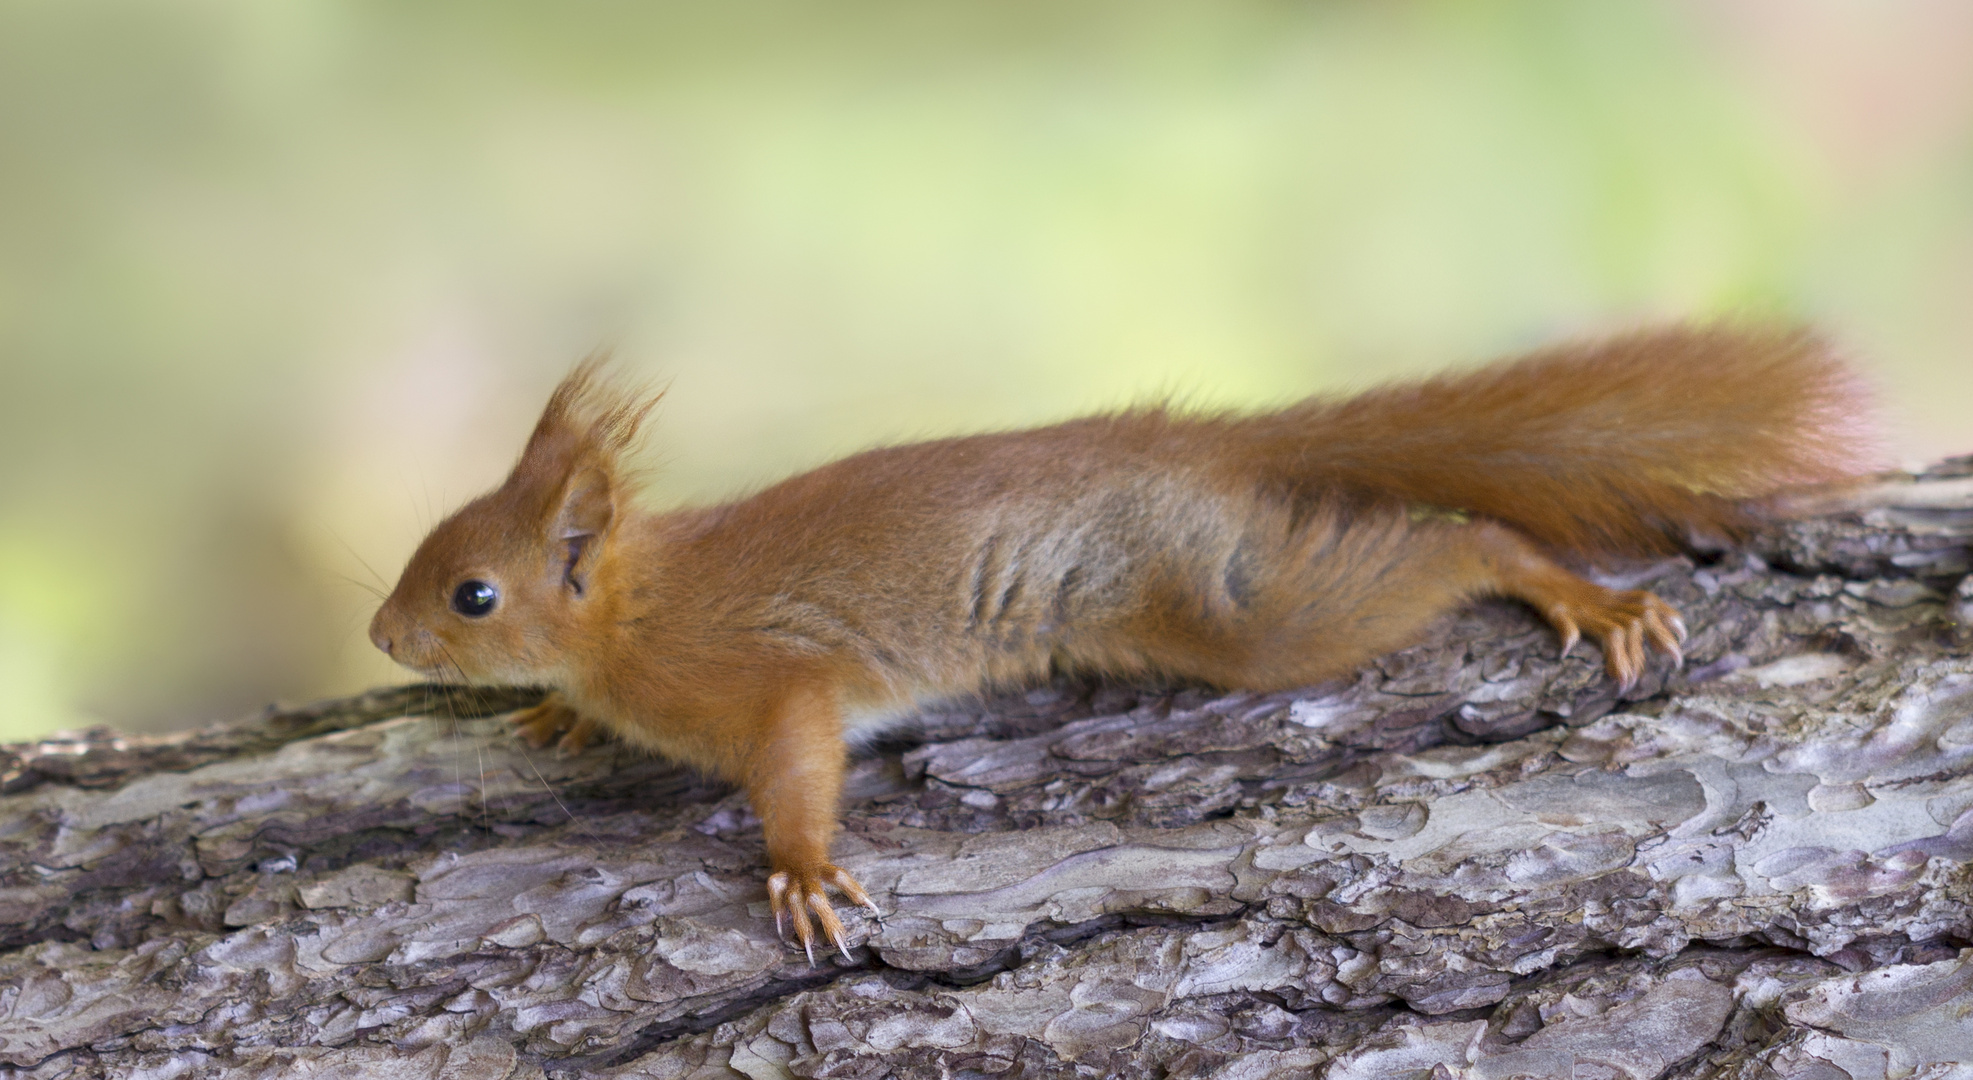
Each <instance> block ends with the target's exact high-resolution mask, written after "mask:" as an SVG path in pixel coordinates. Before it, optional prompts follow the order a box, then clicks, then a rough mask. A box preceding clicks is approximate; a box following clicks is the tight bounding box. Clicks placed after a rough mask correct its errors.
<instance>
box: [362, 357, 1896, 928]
mask: <svg viewBox="0 0 1973 1080" xmlns="http://www.w3.org/2000/svg"><path fill="white" fill-rule="evenodd" d="M651 404H652V402H651V400H650V399H648V398H646V397H642V396H638V395H635V394H630V393H626V392H624V391H620V390H616V389H614V388H612V387H611V386H609V385H608V384H607V383H606V382H604V381H603V380H601V379H600V377H599V371H598V365H597V363H596V361H594V360H591V361H586V362H585V363H583V364H582V365H580V366H578V367H577V369H576V370H575V372H574V373H573V374H571V375H570V377H569V378H568V380H566V381H565V382H564V383H563V384H562V386H561V387H560V388H558V389H557V390H556V392H555V394H554V396H553V397H552V398H551V399H550V401H549V404H548V408H547V410H546V411H545V412H544V414H543V416H542V418H541V421H540V423H539V424H538V425H537V426H536V428H535V430H534V433H533V435H532V437H531V438H530V439H529V440H528V445H527V449H526V450H525V452H524V453H523V454H522V456H521V460H520V462H519V464H517V465H516V466H515V469H514V471H513V473H512V475H511V476H509V478H508V479H507V481H506V482H505V483H504V484H503V485H501V487H499V488H497V489H496V490H494V491H493V492H490V493H488V494H487V495H485V496H482V497H481V498H479V499H477V500H474V501H473V502H472V503H469V504H468V505H467V506H465V507H464V508H462V509H461V510H459V511H458V512H457V513H455V514H454V515H452V516H451V517H450V518H448V519H446V520H445V521H444V522H442V523H440V525H439V526H438V527H437V528H436V529H434V530H433V531H432V533H431V535H430V536H428V537H427V538H426V539H425V541H424V543H423V544H421V545H420V547H419V548H418V551H417V552H416V554H414V555H413V556H412V559H411V562H410V564H409V565H408V566H407V567H406V568H405V571H404V575H403V577H402V579H401V580H400V581H399V583H398V585H397V588H396V589H395V590H394V591H393V592H392V594H391V596H390V598H389V599H388V600H387V601H386V602H385V603H384V605H383V607H382V608H381V609H380V610H379V611H378V612H377V616H376V618H375V620H374V621H373V623H372V625H371V636H372V638H373V640H375V641H376V642H377V644H378V646H379V647H380V648H382V649H384V651H386V652H387V653H389V654H390V655H392V656H393V657H394V658H396V659H398V660H399V661H400V662H402V663H404V664H406V665H407V666H409V667H412V668H414V669H416V670H418V671H421V672H423V673H426V674H428V675H431V676H434V677H440V678H457V679H460V680H464V681H467V682H478V683H512V684H531V685H543V686H548V687H551V688H553V689H554V691H555V695H554V697H553V698H552V699H551V701H550V702H549V703H548V704H546V705H544V706H543V708H542V709H539V710H534V711H531V712H530V713H527V714H524V715H523V716H522V717H521V718H520V719H519V723H520V725H521V726H522V729H523V732H524V733H525V734H527V735H528V736H529V737H532V738H536V739H548V738H555V737H564V738H567V739H569V740H570V741H579V740H580V739H581V738H584V737H586V736H587V733H588V732H589V731H590V730H591V729H592V728H593V727H594V726H595V725H597V724H600V725H601V726H603V727H605V728H607V729H609V730H610V731H612V732H614V733H616V734H617V735H618V736H620V737H622V738H624V739H626V740H628V741H630V742H632V743H635V744H637V745H640V746H644V747H647V748H649V749H651V750H653V751H656V752H658V753H660V754H663V755H666V756H668V757H671V758H674V759H677V760H680V761H684V762H688V763H690V764H692V765H695V766H697V767H699V768H701V769H704V770H706V771H708V772H711V773H714V774H717V775H720V776H723V777H727V778H729V779H732V780H734V781H736V782H739V783H741V784H744V785H745V786H746V788H747V791H748V794H749V796H750V798H751V799H752V801H753V803H754V806H755V808H756V810H757V811H758V812H759V814H760V817H761V821H762V825H763V829H764V831H765V834H766V842H767V849H768V857H769V861H770V864H771V866H772V869H773V874H772V876H771V878H770V881H769V885H770V890H769V891H770V898H771V900H772V903H773V906H774V910H775V912H776V915H777V918H779V919H789V920H791V921H792V922H793V924H794V929H795V932H796V934H797V936H798V937H799V938H800V939H801V940H802V943H803V944H804V945H805V946H812V944H813V941H814V939H815V930H814V929H813V927H812V926H811V919H812V920H813V921H814V923H817V924H819V925H820V927H821V930H822V933H823V934H825V935H826V936H827V937H828V938H829V939H830V940H833V941H835V942H836V943H837V944H838V946H839V947H840V946H841V944H842V940H843V932H842V928H841V925H840V923H839V921H838V920H837V918H836V916H835V914H834V912H833V911H832V910H831V908H830V906H829V903H828V901H827V899H826V898H825V890H826V889H828V888H829V887H832V886H833V887H835V888H837V889H840V890H842V891H843V892H844V893H845V894H846V895H848V896H850V898H851V899H853V900H857V901H858V902H863V903H867V902H868V898H867V897H865V896H864V895H863V893H862V890H861V889H860V888H859V887H858V886H857V884H856V883H855V882H854V881H853V880H852V879H850V877H849V875H847V874H845V873H843V872H842V871H841V870H840V869H838V868H837V867H835V866H833V865H831V864H830V863H829V861H828V858H829V854H828V846H829V840H830V837H831V836H832V835H833V833H834V830H835V804H836V799H837V795H838V792H839V790H840V787H841V782H842V771H843V760H844V749H843V740H844V738H845V737H846V736H852V735H854V734H856V733H857V732H858V731H859V730H867V729H869V728H870V727H871V726H873V725H875V724H879V723H881V722H882V721H883V719H884V718H885V717H886V716H889V715H896V714H898V713H900V712H905V711H908V710H909V709H910V708H911V707H912V706H913V705H914V704H915V703H917V702H920V701H924V700H927V699H931V698H937V697H941V696H947V695H952V694H956V693H963V692H968V691H974V690H978V689H981V688H983V687H986V686H990V685H1007V684H1018V683H1021V682H1024V681H1028V680H1033V679H1036V678H1039V677H1042V676H1044V675H1045V674H1047V673H1048V672H1049V671H1050V670H1053V669H1069V670H1076V671H1083V672H1089V673H1101V674H1106V675H1111V676H1117V677H1124V678H1129V677H1137V676H1160V677H1177V678H1184V679H1193V680H1199V681H1203V682H1207V683H1212V684H1216V685H1221V686H1228V687H1242V688H1247V689H1255V690H1278V689H1284V688H1289V687H1294V686H1299V685H1307V684H1310V683H1314V682H1318V681H1320V680H1322V679H1325V678H1329V677H1331V676H1334V675H1338V674H1341V673H1344V672H1347V671H1349V670H1351V669H1352V668H1354V667H1356V666H1357V665H1359V664H1361V663H1363V662H1364V661H1365V660H1367V659H1369V658H1370V657H1373V656H1376V655H1378V654H1380V653H1382V652H1386V651H1389V650H1391V649H1395V648H1399V647H1402V646H1404V645H1406V644H1408V643H1410V642H1411V641H1413V640H1415V639H1416V638H1417V637H1418V635H1419V634H1420V633H1421V632H1422V631H1423V629H1424V628H1425V626H1426V625H1427V624H1429V623H1430V622H1431V621H1432V620H1433V619H1436V618H1439V617H1440V616H1442V615H1443V614H1445V613H1446V612H1448V611H1451V610H1454V609H1456V608H1457V607H1458V606H1460V605H1461V604H1463V603H1466V602H1467V601H1469V600H1470V599H1472V598H1474V597H1477V596H1482V595H1503V596H1511V597H1515V598H1518V599H1521V600H1524V601H1526V602H1528V603H1529V604H1530V605H1532V606H1533V607H1534V608H1535V609H1536V610H1537V611H1539V612H1540V613H1541V614H1542V615H1543V616H1544V617H1545V618H1547V619H1548V620H1549V621H1550V622H1551V623H1552V624H1553V625H1554V626H1555V627H1556V629H1557V631H1558V633H1560V634H1561V635H1562V636H1563V638H1564V641H1565V648H1566V646H1567V644H1570V643H1573V641H1574V640H1575V638H1576V637H1577V635H1578V634H1587V635H1589V636H1591V637H1593V638H1595V639H1596V640H1597V641H1598V642H1599V643H1601V644H1602V646H1603V649H1604V654H1605V663H1606V665H1607V667H1608V668H1609V670H1610V672H1611V674H1612V675H1613V676H1614V677H1616V678H1617V679H1619V680H1620V681H1622V682H1624V683H1625V684H1628V683H1630V682H1631V681H1633V680H1635V679H1636V678H1637V676H1638V675H1639V674H1640V673H1641V672H1642V670H1643V668H1644V665H1645V661H1646V650H1647V648H1655V649H1658V650H1660V651H1663V652H1666V653H1670V654H1673V655H1676V654H1677V651H1678V644H1679V642H1680V641H1681V640H1682V639H1683V637H1684V627H1683V626H1682V624H1681V623H1680V622H1679V619H1678V616H1677V613H1676V612H1674V611H1673V610H1672V609H1671V608H1670V607H1669V606H1668V605H1666V604H1665V603H1664V602H1663V601H1662V600H1659V599H1658V598H1657V597H1654V596H1651V595H1650V594H1648V593H1642V592H1614V591H1611V590H1609V589H1605V588H1602V587H1601V586H1598V585H1595V584H1592V583H1590V582H1588V581H1585V580H1583V579H1582V578H1580V577H1578V576H1576V575H1575V574H1573V573H1571V572H1569V571H1568V570H1565V569H1563V568H1562V567H1561V566H1560V565H1558V564H1557V563H1556V562H1555V561H1554V558H1553V556H1556V555H1563V556H1581V557H1594V556H1598V555H1604V554H1622V553H1627V552H1649V551H1659V550H1664V549H1666V548H1667V547H1668V546H1670V545H1672V544H1675V543H1677V542H1680V541H1683V540H1686V539H1687V538H1688V537H1690V536H1692V535H1693V534H1695V533H1726V534H1731V533H1733V532H1735V531H1736V530H1739V529H1742V528H1744V527H1745V526H1746V525H1748V524H1749V523H1750V522H1752V521H1754V520H1756V519H1757V518H1758V517H1760V516H1761V515H1762V513H1763V510H1762V500H1767V499H1770V498H1771V497H1773V496H1776V495H1779V494H1782V493H1784V492H1785V491H1786V490H1788V489H1790V488H1792V487H1796V486H1799V485H1808V484H1818V483H1825V482H1830V481H1837V480H1841V479H1843V478H1844V477H1846V476H1849V475H1852V474H1854V473H1855V472H1856V471H1857V470H1859V469H1860V468H1862V467H1863V465H1864V464H1865V462H1864V461H1863V458H1862V455H1863V453H1864V450H1863V447H1864V446H1865V441H1864V439H1863V437H1862V432H1861V422H1860V419H1859V417H1860V415H1861V414H1860V406H1859V404H1858V396H1857V394H1856V392H1855V387H1854V380H1853V379H1852V377H1851V376H1850V375H1849V374H1848V373H1847V372H1846V371H1845V369H1844V368H1843V367H1842V366H1841V365H1840V364H1839V363H1838V362H1837V361H1836V360H1834V359H1833V358H1832V357H1831V356H1830V354H1829V353H1828V351H1827V350H1826V349H1825V348H1824V347H1822V346H1821V345H1819V344H1818V343H1817V342H1816V341H1815V340H1814V339H1813V338H1810V337H1808V336H1806V335H1803V334H1795V333H1768V332H1761V331H1749V330H1737V329H1730V328H1710V329H1669V330H1659V331H1653V332H1648V333H1639V334H1633V335H1629V336H1626V337H1619V338H1615V339H1612V340H1609V341H1605V342H1601V343H1592V344H1587V345H1576V346H1568V347H1563V348H1558V349H1551V350H1547V351H1544V352H1540V353H1536V354H1534V355H1532V356H1529V357H1527V358H1525V359H1522V360H1519V361H1517V362H1513V363H1507V364H1502V365H1497V366H1494V367H1489V368H1482V369H1479V370H1477V371H1473V372H1469V373H1464V374H1454V375H1446V376H1441V377H1439V378H1435V379H1430V380H1425V381H1422V382H1415V383H1408V384H1400V385H1395V386H1390V387H1385V388H1382V389H1377V390H1373V391H1371V392H1369V393H1367V394H1363V395H1361V396H1358V397H1355V398H1350V399H1347V400H1341V401H1332V400H1325V399H1312V400H1310V401H1308V402H1305V403H1303V404H1300V405H1296V406H1293V407H1291V408H1288V409H1285V410H1282V411H1280V412H1275V413H1270V414H1265V415H1260V416H1236V415H1207V416H1187V415H1181V414H1175V413H1172V412H1170V411H1167V410H1164V409H1145V410H1138V411H1132V412H1125V413H1121V414H1116V415H1109V416H1096V417H1090V418H1086V419H1082V420H1075V421H1071V422H1069V423H1065V424H1059V425H1055V426H1053V427H1046V428H1039V429H1035V430H1031V431H1019V432H1007V433H1000V434H990V435H976V436H971V437H967V438H957V439H944V440H938V441H933V442H926V443H919V444H915V445H909V446H900V447H891V448H886V449H879V450H872V451H869V452H866V453H862V454H858V455H855V456H853V457H849V458H846V459H843V460H841V461H838V462H835V463H833V464H831V465H827V466H824V467H822V468H820V469H816V470H814V471H813V472H809V473H804V474H802V475H800V476H796V477H793V478H791V479H789V480H785V481H783V482H781V483H779V484H777V485H775V486H773V487H770V488H768V489H766V490H764V491H762V492H760V493H758V494H756V495H753V496H751V497H749V498H745V499H741V500H738V501H735V502H731V503H727V504H724V505H719V506H713V507H705V508H695V509H684V510H677V511H672V512H668V513H658V514H652V513H645V512H640V511H638V510H636V509H634V508H633V506H632V503H631V499H630V494H631V492H630V490H629V485H628V481H627V478H626V472H625V466H624V462H623V460H622V458H623V457H624V454H625V452H626V450H627V449H628V448H629V446H630V445H631V443H632V442H633V440H634V438H635V435H636V432H637V428H638V425H639V424H640V422H641V421H642V420H643V418H644V416H645V415H646V413H647V412H648V410H649V409H650V406H651ZM1425 508H1430V509H1425ZM465 582H483V583H485V585H486V586H487V588H489V589H491V590H492V591H493V593H494V594H495V595H497V598H498V599H497V602H496V603H495V604H494V605H493V606H492V607H491V609H490V610H488V611H486V612H483V613H479V614H467V613H464V612H462V611H461V610H458V609H455V607H454V606H453V605H454V599H453V598H454V595H455V593H456V592H458V591H459V590H460V588H461V585H462V583H465Z"/></svg>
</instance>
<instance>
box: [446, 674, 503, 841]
mask: <svg viewBox="0 0 1973 1080" xmlns="http://www.w3.org/2000/svg"><path fill="white" fill-rule="evenodd" d="M438 651H439V653H440V654H442V655H443V656H444V657H445V662H446V663H448V664H451V665H452V670H453V672H454V673H455V674H457V675H458V676H459V682H458V684H457V685H458V686H459V688H460V689H462V690H464V691H465V692H466V693H467V694H469V695H471V696H472V697H473V698H474V701H473V705H474V711H476V712H479V711H484V709H485V706H486V699H485V698H483V697H480V696H479V693H480V692H479V688H478V687H476V686H474V685H472V680H470V679H468V678H467V677H466V669H465V668H464V667H462V666H460V664H459V661H457V660H455V659H453V657H452V650H451V649H448V648H446V647H445V643H444V642H439V643H438ZM452 722H453V724H454V725H457V724H458V723H459V718H458V716H457V715H456V714H455V715H454V716H453V719H452ZM473 754H474V756H475V757H476V758H477V759H478V760H479V764H480V829H481V830H482V831H485V832H492V831H493V824H492V817H493V812H492V807H490V806H489V805H488V804H487V799H486V750H485V748H484V747H482V746H481V745H480V743H479V740H477V739H475V740H473Z"/></svg>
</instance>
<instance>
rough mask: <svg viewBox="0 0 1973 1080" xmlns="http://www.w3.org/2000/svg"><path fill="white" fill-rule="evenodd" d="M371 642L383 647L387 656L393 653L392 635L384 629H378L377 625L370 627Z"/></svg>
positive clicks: (380, 647)
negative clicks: (391, 648)
mask: <svg viewBox="0 0 1973 1080" xmlns="http://www.w3.org/2000/svg"><path fill="white" fill-rule="evenodd" d="M370 644H372V645H375V646H376V647H377V648H379V649H382V650H383V651H384V655H385V656H389V655H390V654H391V651H390V647H391V640H390V635H389V634H386V633H384V632H383V631H382V630H380V629H378V628H377V627H375V626H372V627H371V628H370Z"/></svg>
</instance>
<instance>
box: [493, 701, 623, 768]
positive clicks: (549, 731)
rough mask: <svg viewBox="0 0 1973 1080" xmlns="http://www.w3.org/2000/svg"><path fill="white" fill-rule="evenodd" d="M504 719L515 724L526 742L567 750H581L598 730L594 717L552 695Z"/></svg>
mask: <svg viewBox="0 0 1973 1080" xmlns="http://www.w3.org/2000/svg"><path fill="white" fill-rule="evenodd" d="M507 722H508V723H510V724H512V725H514V733H515V734H517V735H519V736H520V737H521V738H523V739H525V740H527V743H528V745H529V746H532V747H535V748H536V749H540V748H542V747H546V746H550V745H552V746H555V747H558V748H560V749H561V750H563V751H564V752H566V753H570V754H574V753H579V752H581V750H582V749H583V748H584V747H586V746H588V745H589V744H590V742H591V741H592V740H593V739H595V737H596V734H597V732H598V731H599V730H600V729H599V728H598V726H597V724H596V721H594V720H591V719H589V718H588V717H586V716H583V715H581V714H579V713H577V712H576V711H575V710H574V709H571V708H569V707H568V706H567V705H564V704H562V703H561V701H560V700H558V699H557V698H555V697H553V696H550V697H549V698H548V699H547V700H546V701H543V702H542V703H541V704H539V705H536V706H534V707H533V708H530V709H522V710H521V711H520V712H517V713H515V714H514V715H513V716H511V717H508V718H507Z"/></svg>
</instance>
